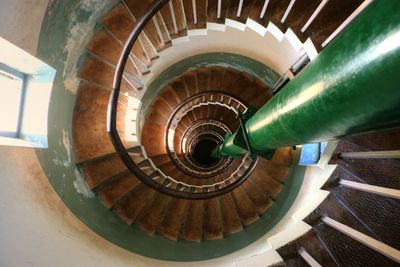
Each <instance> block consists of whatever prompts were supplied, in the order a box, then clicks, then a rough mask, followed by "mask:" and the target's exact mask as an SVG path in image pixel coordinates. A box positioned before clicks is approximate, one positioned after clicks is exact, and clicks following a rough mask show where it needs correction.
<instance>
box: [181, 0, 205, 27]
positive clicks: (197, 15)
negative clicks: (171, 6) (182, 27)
mask: <svg viewBox="0 0 400 267" xmlns="http://www.w3.org/2000/svg"><path fill="white" fill-rule="evenodd" d="M182 2H183V7H184V10H185V17H186V25H187V28H188V29H189V30H194V29H205V28H206V22H207V0H182ZM193 4H194V5H193Z"/></svg>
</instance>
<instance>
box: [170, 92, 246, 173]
mask: <svg viewBox="0 0 400 267" xmlns="http://www.w3.org/2000/svg"><path fill="white" fill-rule="evenodd" d="M209 94H215V95H221V96H224V97H228V98H231V99H233V100H234V101H235V102H237V103H238V104H239V106H242V107H244V109H245V110H246V109H247V107H248V103H247V102H246V101H245V100H243V99H241V98H240V97H238V96H235V95H232V94H230V93H228V92H224V91H218V90H209V91H204V92H200V93H197V94H195V95H192V96H191V97H189V98H187V99H185V100H184V101H183V102H181V103H180V104H179V105H178V106H176V107H175V109H174V110H173V112H172V113H171V114H170V116H169V118H168V121H167V125H166V127H165V129H166V131H165V136H164V141H165V148H166V151H167V154H168V156H169V157H170V158H173V152H172V151H171V147H170V145H169V131H170V128H171V125H172V123H173V121H174V118H175V117H176V115H177V114H178V113H179V112H180V111H181V110H182V109H184V107H185V106H187V105H188V104H190V103H191V102H193V101H194V100H195V99H199V98H201V97H203V96H206V95H209ZM216 102H218V101H216ZM172 163H174V165H175V166H176V167H177V168H179V170H181V171H182V172H183V173H185V174H187V175H195V176H196V177H197V178H209V177H212V176H215V175H218V174H220V173H221V172H223V171H224V170H225V169H226V168H225V167H224V168H222V169H220V170H218V171H215V172H213V173H212V174H205V175H201V176H198V175H197V174H196V172H190V171H188V170H187V169H186V168H184V167H183V166H181V165H180V164H178V163H177V162H175V160H173V161H172Z"/></svg>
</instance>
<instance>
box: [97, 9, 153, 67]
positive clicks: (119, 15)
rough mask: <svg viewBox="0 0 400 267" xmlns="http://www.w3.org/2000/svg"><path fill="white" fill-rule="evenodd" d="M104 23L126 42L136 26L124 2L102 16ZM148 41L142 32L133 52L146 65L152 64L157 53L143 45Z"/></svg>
mask: <svg viewBox="0 0 400 267" xmlns="http://www.w3.org/2000/svg"><path fill="white" fill-rule="evenodd" d="M102 24H103V25H104V27H105V28H107V29H108V30H109V31H110V32H112V33H113V35H114V36H115V37H116V38H118V39H119V40H120V41H121V42H122V43H125V42H126V41H127V39H128V36H129V35H130V33H131V31H132V29H133V27H134V26H135V20H134V19H133V18H132V16H131V14H129V11H128V10H127V9H126V7H125V6H124V5H123V4H119V5H117V6H116V7H114V8H113V9H112V10H110V11H109V12H108V13H107V14H106V15H105V16H104V17H103V18H102ZM146 42H147V38H146V37H145V36H144V33H142V34H141V35H140V37H139V42H136V43H135V44H134V46H133V48H132V53H133V54H134V55H135V56H136V57H137V58H139V59H140V60H141V62H143V63H144V64H145V65H146V66H150V65H151V60H153V59H155V58H156V57H157V55H156V54H155V52H153V51H152V48H151V47H148V46H147V47H146V46H144V45H143V43H146ZM146 48H147V49H146Z"/></svg>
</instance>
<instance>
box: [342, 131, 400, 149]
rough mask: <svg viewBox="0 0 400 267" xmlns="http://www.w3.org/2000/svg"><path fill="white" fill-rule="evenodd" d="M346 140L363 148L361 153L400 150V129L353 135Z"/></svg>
mask: <svg viewBox="0 0 400 267" xmlns="http://www.w3.org/2000/svg"><path fill="white" fill-rule="evenodd" d="M344 140H345V141H347V142H348V143H351V144H354V145H357V146H359V147H360V148H362V150H360V151H364V150H365V151H368V150H371V151H377V150H400V129H399V128H396V129H391V130H386V131H379V132H374V133H367V134H358V135H351V136H347V137H345V138H344Z"/></svg>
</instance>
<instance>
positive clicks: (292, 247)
mask: <svg viewBox="0 0 400 267" xmlns="http://www.w3.org/2000/svg"><path fill="white" fill-rule="evenodd" d="M302 247H303V248H304V249H305V250H306V251H307V252H308V253H309V254H310V255H311V256H312V257H313V258H314V259H315V260H316V261H317V262H318V263H319V264H321V265H322V266H331V267H334V266H337V263H336V262H335V259H334V258H332V256H331V254H330V252H329V250H328V249H329V248H326V247H325V246H324V243H322V242H321V240H319V238H318V235H317V234H316V232H315V231H314V230H313V229H311V230H310V231H308V232H307V233H305V234H304V235H302V236H301V237H299V238H297V239H295V240H293V241H291V242H289V243H288V244H286V245H285V246H283V247H281V248H279V249H278V250H277V251H278V253H279V255H280V256H281V257H282V258H283V259H284V261H285V263H286V266H288V265H289V266H308V265H307V264H306V262H305V261H304V260H303V259H302V258H301V257H300V255H299V253H298V250H299V249H300V248H302Z"/></svg>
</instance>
